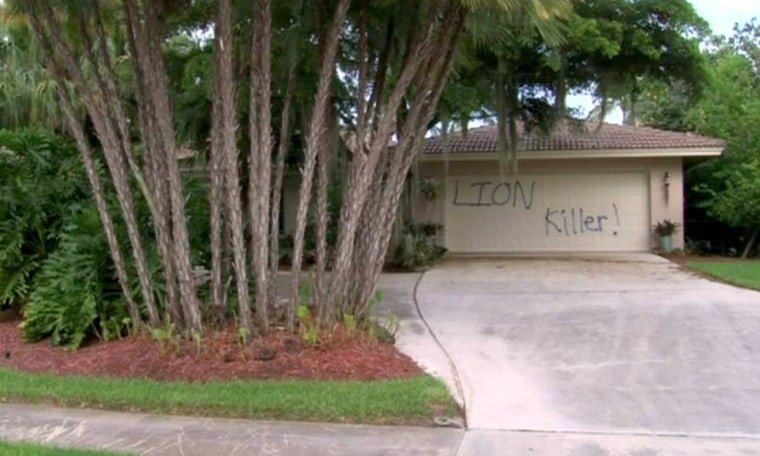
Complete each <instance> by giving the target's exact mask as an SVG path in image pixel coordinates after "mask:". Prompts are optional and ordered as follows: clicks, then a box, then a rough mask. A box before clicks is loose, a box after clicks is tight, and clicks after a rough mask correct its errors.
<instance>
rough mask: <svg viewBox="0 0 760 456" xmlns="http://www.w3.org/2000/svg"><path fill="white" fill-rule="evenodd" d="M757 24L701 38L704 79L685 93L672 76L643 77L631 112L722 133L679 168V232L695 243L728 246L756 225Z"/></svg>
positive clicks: (759, 218)
mask: <svg viewBox="0 0 760 456" xmlns="http://www.w3.org/2000/svg"><path fill="white" fill-rule="evenodd" d="M759 31H760V28H759V27H758V26H757V24H756V23H755V22H751V23H749V24H747V25H745V26H741V27H738V26H737V27H736V28H735V33H734V36H732V37H730V38H725V37H712V38H710V39H709V40H708V41H706V42H705V50H706V52H705V55H706V59H707V60H708V62H709V64H710V65H709V67H708V68H709V69H708V70H707V78H706V84H707V87H706V88H705V89H704V90H702V91H701V92H699V93H698V94H696V95H695V94H693V93H690V92H689V91H688V90H687V89H686V87H685V86H684V85H683V84H681V83H678V82H676V83H675V84H672V85H665V84H651V83H650V84H647V85H646V87H645V89H646V90H645V91H644V92H643V94H642V103H641V105H640V106H639V108H640V110H639V114H640V116H639V118H640V119H641V120H642V121H644V122H645V124H647V125H651V126H655V127H660V128H667V129H674V130H683V131H693V132H697V133H700V134H704V135H707V136H712V137H716V138H721V139H723V140H725V142H726V144H725V149H724V151H723V154H722V155H721V156H720V157H719V158H716V159H713V160H709V161H702V162H699V163H696V164H692V165H690V166H689V167H688V168H687V171H686V174H685V180H686V185H685V193H686V203H687V207H686V218H687V220H690V221H692V220H699V221H700V222H701V223H699V224H697V223H689V224H687V227H686V229H687V232H686V235H687V237H688V238H689V239H690V241H691V243H692V244H693V245H699V250H700V251H705V250H707V251H718V252H721V253H728V252H735V251H737V250H739V251H740V250H741V249H742V248H743V246H742V245H740V244H739V243H740V242H742V241H744V242H746V240H747V238H748V237H749V236H743V234H745V233H746V234H749V233H752V232H753V231H754V229H755V228H756V227H757V226H759V225H760V209H758V208H760V186H758V184H757V183H758V182H760V130H758V128H757V125H758V124H760V73H758V70H759V69H760V66H758V62H760V60H758V58H757V56H758V55H760V39H759V38H758V37H760V34H759Z"/></svg>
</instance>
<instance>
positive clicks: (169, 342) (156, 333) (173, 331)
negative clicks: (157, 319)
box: [148, 319, 179, 353]
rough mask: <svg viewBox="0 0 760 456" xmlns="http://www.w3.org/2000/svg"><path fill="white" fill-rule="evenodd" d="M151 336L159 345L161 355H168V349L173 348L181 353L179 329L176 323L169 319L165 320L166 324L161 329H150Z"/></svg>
mask: <svg viewBox="0 0 760 456" xmlns="http://www.w3.org/2000/svg"><path fill="white" fill-rule="evenodd" d="M148 331H149V332H150V336H151V337H152V338H153V340H155V341H156V343H157V344H158V347H159V349H160V350H161V353H166V348H167V347H169V346H171V347H173V348H174V350H175V351H179V335H178V334H177V328H176V327H175V326H174V323H172V322H170V321H169V319H166V320H165V323H164V325H163V326H161V327H155V328H154V327H150V328H148Z"/></svg>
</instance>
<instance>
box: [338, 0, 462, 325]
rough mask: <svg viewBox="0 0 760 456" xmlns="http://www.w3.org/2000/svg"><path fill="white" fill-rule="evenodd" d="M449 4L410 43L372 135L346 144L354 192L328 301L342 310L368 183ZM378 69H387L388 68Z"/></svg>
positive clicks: (346, 205) (344, 211)
mask: <svg viewBox="0 0 760 456" xmlns="http://www.w3.org/2000/svg"><path fill="white" fill-rule="evenodd" d="M450 5H451V2H440V3H436V4H435V5H434V7H433V8H431V11H430V14H429V15H428V22H427V23H426V24H423V30H426V33H424V34H422V35H419V36H420V38H419V40H416V41H415V42H413V43H410V47H411V50H408V52H407V54H406V58H405V59H404V63H403V65H402V68H401V71H400V74H399V76H398V79H397V80H396V84H395V86H394V88H393V91H392V93H391V95H390V96H389V97H388V98H387V101H386V102H385V109H382V110H381V109H379V107H380V103H381V101H380V98H379V97H378V101H377V103H376V107H375V110H374V111H375V115H376V116H377V119H376V125H377V127H376V128H375V129H373V132H372V134H371V135H367V136H371V138H369V139H368V138H366V137H358V136H357V135H353V136H351V137H350V138H349V139H348V141H347V142H346V146H347V147H348V148H349V150H350V151H351V153H352V160H351V167H350V168H351V170H350V171H349V173H350V174H349V184H348V185H349V187H348V188H350V190H351V191H350V192H349V193H348V194H347V195H346V198H345V199H344V201H343V205H342V208H341V216H340V222H339V228H338V241H337V246H336V248H335V260H334V265H333V271H332V280H331V285H330V293H329V296H328V301H329V302H330V303H332V304H333V305H334V304H338V303H340V305H341V310H342V311H345V309H346V306H347V305H348V302H349V300H350V299H351V296H349V293H348V292H349V288H350V284H349V280H350V277H351V270H352V268H353V267H354V261H353V259H354V247H355V240H356V233H357V229H358V228H359V221H360V216H361V214H362V212H363V210H364V206H365V204H366V202H367V197H368V194H369V186H370V185H371V183H372V180H373V176H374V175H375V172H376V170H377V165H378V162H380V161H381V160H380V158H381V155H382V153H383V152H384V151H386V150H387V145H388V142H389V140H390V137H391V134H392V133H393V129H394V127H395V114H396V113H397V111H398V109H399V107H400V106H401V103H402V101H403V99H404V96H405V94H406V91H407V89H408V88H409V87H410V85H411V84H412V82H413V81H414V79H415V78H416V77H417V75H418V72H419V70H420V68H421V67H422V62H423V60H425V58H426V57H428V56H429V55H430V54H431V53H432V52H433V49H434V46H437V44H438V43H434V37H435V31H436V28H435V27H434V24H435V23H436V21H438V15H439V13H441V12H443V10H444V9H445V8H447V7H448V6H450ZM378 70H379V71H385V68H379V69H378ZM376 80H378V78H376ZM360 96H363V94H360ZM370 99H372V97H370Z"/></svg>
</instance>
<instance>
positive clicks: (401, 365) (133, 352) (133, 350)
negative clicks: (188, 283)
mask: <svg viewBox="0 0 760 456" xmlns="http://www.w3.org/2000/svg"><path fill="white" fill-rule="evenodd" d="M18 324H19V322H18V321H10V322H9V321H6V322H0V367H5V368H12V369H17V370H21V371H25V372H31V373H42V372H47V373H53V374H57V375H87V376H99V377H116V378H150V379H154V380H162V381H188V382H208V381H213V380H235V379H240V380H254V379H256V380H260V379H304V380H385V379H402V378H410V377H415V376H418V375H420V374H422V370H421V369H420V367H419V366H417V364H415V363H414V361H412V360H411V359H410V358H409V357H408V356H406V355H403V354H401V353H399V352H398V351H397V350H396V349H395V348H394V347H393V346H392V345H388V344H385V343H382V342H378V341H376V340H374V339H371V338H369V337H368V336H366V335H364V334H361V333H354V334H352V335H347V334H345V333H342V332H340V331H338V332H334V333H333V334H332V335H324V336H323V338H322V343H321V345H319V346H317V347H313V346H310V345H307V344H305V343H304V342H303V341H302V340H301V338H299V337H294V336H288V335H284V334H282V333H274V334H272V335H270V336H269V337H267V338H266V339H260V338H259V339H255V340H254V341H253V342H252V343H251V344H250V345H249V346H245V347H241V346H240V344H239V343H238V342H237V338H236V332H235V331H232V330H230V331H225V332H217V333H213V334H207V335H206V337H205V338H204V339H203V341H202V344H201V351H200V354H197V348H196V345H195V343H193V342H187V341H185V342H181V343H180V347H179V349H177V348H175V347H172V346H168V347H166V348H165V349H164V350H162V349H161V348H160V347H159V344H158V342H157V341H156V340H154V339H153V338H151V337H150V336H149V335H138V336H134V337H127V338H124V339H122V340H115V341H111V342H93V343H90V344H88V345H86V346H84V347H82V348H80V349H79V350H77V351H64V350H62V349H59V348H54V347H52V346H51V345H50V343H49V342H46V341H43V342H39V343H35V344H28V343H26V342H24V341H23V338H22V334H21V330H20V329H19V328H18ZM272 350H274V359H271V360H269V361H262V360H257V359H256V358H260V357H262V355H266V354H267V352H268V354H269V355H271V354H272Z"/></svg>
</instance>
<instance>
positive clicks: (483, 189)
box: [452, 180, 536, 210]
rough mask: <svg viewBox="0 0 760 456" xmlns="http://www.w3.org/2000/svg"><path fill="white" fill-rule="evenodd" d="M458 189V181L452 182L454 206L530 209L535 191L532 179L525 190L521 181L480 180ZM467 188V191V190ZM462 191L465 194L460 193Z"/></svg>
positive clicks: (534, 183)
mask: <svg viewBox="0 0 760 456" xmlns="http://www.w3.org/2000/svg"><path fill="white" fill-rule="evenodd" d="M463 187H464V188H463V189H462V190H460V187H459V181H456V182H454V201H453V203H452V204H453V205H454V206H472V207H489V206H512V207H513V208H517V207H518V206H519V207H521V208H523V209H525V210H530V209H531V207H533V196H534V194H535V192H536V182H535V181H532V182H531V183H530V186H529V187H528V189H527V190H526V189H525V187H523V184H522V182H520V181H519V180H516V181H514V182H497V183H494V182H492V181H481V182H473V183H471V184H469V185H466V186H463ZM468 190H469V191H468ZM460 193H463V194H465V195H460Z"/></svg>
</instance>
